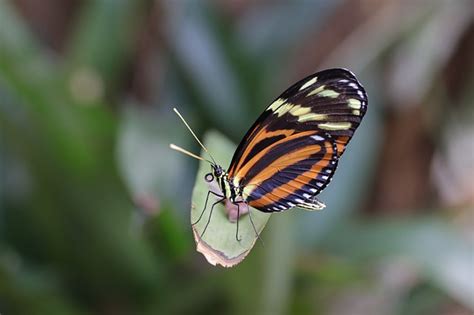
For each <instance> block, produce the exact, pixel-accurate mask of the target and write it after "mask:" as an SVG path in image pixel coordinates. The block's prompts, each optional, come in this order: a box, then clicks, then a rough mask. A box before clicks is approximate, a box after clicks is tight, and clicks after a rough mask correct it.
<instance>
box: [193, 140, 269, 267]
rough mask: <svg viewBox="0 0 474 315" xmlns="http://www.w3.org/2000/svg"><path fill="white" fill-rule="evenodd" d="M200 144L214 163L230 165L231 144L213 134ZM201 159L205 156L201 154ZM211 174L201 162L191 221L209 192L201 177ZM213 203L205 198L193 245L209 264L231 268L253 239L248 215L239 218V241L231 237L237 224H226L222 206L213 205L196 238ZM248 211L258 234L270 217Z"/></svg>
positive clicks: (255, 238) (252, 229)
mask: <svg viewBox="0 0 474 315" xmlns="http://www.w3.org/2000/svg"><path fill="white" fill-rule="evenodd" d="M204 145H205V146H206V147H207V148H208V150H209V152H211V154H212V155H213V156H214V158H215V159H216V161H217V162H219V163H222V165H223V166H227V165H228V164H229V163H230V160H231V158H232V154H233V152H234V151H235V145H233V144H232V143H231V142H229V140H227V139H226V138H224V137H223V136H222V135H221V134H219V133H217V132H209V133H207V134H206V135H205V137H204ZM203 157H204V158H208V156H207V155H206V154H205V153H204V154H203ZM210 171H211V167H210V165H209V163H207V162H206V161H201V162H200V164H199V171H198V174H197V178H196V183H195V186H194V190H193V197H192V205H191V222H196V221H197V220H198V218H199V216H200V215H201V212H202V210H203V209H204V204H205V202H206V196H207V193H208V191H209V189H210V187H209V184H208V183H207V182H206V181H205V180H204V176H205V175H206V174H207V173H209V172H210ZM215 201H216V199H215V197H213V196H212V194H211V196H210V197H209V201H208V204H207V208H206V212H205V213H204V215H203V217H202V218H201V220H200V221H199V222H198V223H197V224H196V225H194V226H193V232H194V238H195V240H196V244H197V251H199V252H200V253H202V254H203V255H204V256H205V257H206V259H207V261H208V262H209V263H211V264H213V265H216V264H220V265H222V266H224V267H232V266H234V265H236V264H238V263H239V262H241V261H242V260H243V259H244V258H245V256H247V254H248V253H249V252H250V250H251V249H252V247H253V245H254V244H255V242H256V240H257V238H258V237H257V235H256V233H255V230H254V228H253V226H252V224H251V222H250V220H249V218H248V214H246V215H244V216H241V218H240V220H239V236H240V238H241V240H240V241H237V240H236V238H235V233H236V229H237V224H236V223H233V222H230V221H229V219H228V217H227V211H226V208H225V206H224V205H223V204H222V203H219V204H217V205H216V206H215V207H214V210H213V212H212V217H211V221H210V223H209V226H208V227H207V230H206V233H205V234H204V235H203V238H202V239H201V238H200V235H201V234H202V232H203V230H204V228H205V227H206V224H207V221H208V218H209V213H210V207H211V205H212V203H214V202H215ZM249 209H250V215H251V216H252V220H253V223H254V224H255V229H256V230H257V232H258V233H259V234H260V233H261V232H262V230H263V228H264V227H265V224H266V223H267V221H268V219H269V218H270V214H266V213H263V212H260V211H258V210H257V209H254V208H249Z"/></svg>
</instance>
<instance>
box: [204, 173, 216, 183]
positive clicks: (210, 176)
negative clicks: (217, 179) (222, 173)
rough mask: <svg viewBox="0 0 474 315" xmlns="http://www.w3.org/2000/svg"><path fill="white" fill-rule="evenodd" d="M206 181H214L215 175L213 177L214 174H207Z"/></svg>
mask: <svg viewBox="0 0 474 315" xmlns="http://www.w3.org/2000/svg"><path fill="white" fill-rule="evenodd" d="M204 179H205V180H206V182H208V183H210V182H212V181H213V180H214V175H212V173H207V174H206V176H204Z"/></svg>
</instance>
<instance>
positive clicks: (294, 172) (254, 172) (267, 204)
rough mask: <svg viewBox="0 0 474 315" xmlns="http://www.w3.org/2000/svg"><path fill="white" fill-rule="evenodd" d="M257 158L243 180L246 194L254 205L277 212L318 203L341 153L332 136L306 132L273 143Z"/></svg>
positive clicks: (267, 210) (248, 200)
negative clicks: (317, 197)
mask: <svg viewBox="0 0 474 315" xmlns="http://www.w3.org/2000/svg"><path fill="white" fill-rule="evenodd" d="M282 152H284V153H283V154H282ZM256 159H257V160H255V161H252V162H251V163H250V164H252V165H253V167H251V168H250V169H249V172H248V173H247V177H246V178H245V180H244V181H243V182H242V183H241V184H242V185H243V186H244V187H245V188H244V191H243V197H244V199H246V200H247V202H248V203H249V205H250V206H252V207H254V208H257V209H259V210H261V211H264V212H275V211H282V210H286V209H289V208H292V207H295V206H303V207H304V206H306V208H311V207H313V206H317V205H318V202H317V200H315V199H314V197H315V196H316V195H317V194H318V193H319V192H320V191H321V190H323V189H324V188H325V187H326V185H327V184H328V183H329V181H330V179H331V177H332V175H333V174H334V171H335V169H336V167H337V161H338V155H337V151H336V146H335V144H334V142H333V141H331V138H330V136H329V135H326V136H320V135H319V134H317V133H315V132H310V131H307V132H302V133H298V134H294V135H292V136H290V137H288V138H286V139H285V140H282V141H278V142H276V143H274V144H272V145H271V146H270V147H269V149H268V151H266V153H264V156H263V158H259V157H256ZM312 210H315V208H313V209H312Z"/></svg>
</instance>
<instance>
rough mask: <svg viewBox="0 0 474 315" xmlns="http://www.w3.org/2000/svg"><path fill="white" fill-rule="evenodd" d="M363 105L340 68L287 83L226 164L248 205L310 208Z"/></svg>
mask: <svg viewBox="0 0 474 315" xmlns="http://www.w3.org/2000/svg"><path fill="white" fill-rule="evenodd" d="M366 109H367V94H366V92H365V90H364V88H363V87H362V86H361V85H360V83H359V82H358V81H357V79H356V78H355V76H354V75H353V74H352V73H351V72H349V71H347V70H345V69H329V70H325V71H321V72H318V73H315V74H313V75H311V76H309V77H307V78H305V79H303V80H301V81H299V82H297V83H296V84H294V85H293V86H291V87H290V88H289V89H287V90H286V91H285V92H283V94H282V95H280V96H279V97H278V98H277V99H276V100H275V101H274V102H273V103H272V104H271V105H270V106H269V107H268V108H267V109H266V110H265V111H264V112H263V113H262V115H261V116H260V117H259V118H258V119H257V121H256V122H255V123H254V124H253V126H252V127H251V128H250V130H249V131H248V132H247V134H246V135H245V136H244V138H243V140H242V142H241V143H240V144H239V146H238V148H237V150H236V152H235V153H234V156H233V158H232V162H231V164H230V167H229V177H230V178H232V179H233V182H234V185H236V186H238V187H242V189H243V190H242V194H243V197H244V200H246V201H247V202H248V203H249V204H250V205H251V206H253V207H255V208H257V209H259V210H262V211H266V212H274V211H282V210H285V209H288V208H291V207H294V206H300V207H304V208H307V209H313V208H314V209H316V208H317V206H318V205H317V201H316V200H315V198H314V197H315V196H316V195H317V194H318V193H320V192H321V190H322V189H324V187H325V186H326V185H327V184H328V183H329V181H330V179H331V177H332V175H333V174H334V171H335V169H336V166H337V161H338V159H339V157H340V156H341V155H342V153H343V152H344V150H345V147H346V145H347V143H348V142H349V140H350V139H351V137H352V135H353V134H354V131H355V130H356V128H357V127H358V126H359V124H360V122H361V120H362V118H363V116H364V114H365V112H366Z"/></svg>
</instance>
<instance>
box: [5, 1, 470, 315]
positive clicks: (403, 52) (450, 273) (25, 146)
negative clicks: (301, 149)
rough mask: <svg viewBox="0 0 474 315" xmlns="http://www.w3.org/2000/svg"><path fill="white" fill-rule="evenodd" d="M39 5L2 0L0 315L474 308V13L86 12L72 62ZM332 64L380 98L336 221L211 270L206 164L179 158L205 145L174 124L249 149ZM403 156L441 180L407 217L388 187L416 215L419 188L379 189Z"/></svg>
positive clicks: (77, 6)
mask: <svg viewBox="0 0 474 315" xmlns="http://www.w3.org/2000/svg"><path fill="white" fill-rule="evenodd" d="M48 3H49V4H46V2H45V4H44V5H45V8H44V9H43V10H44V11H41V10H40V11H39V12H36V14H38V16H41V14H43V15H44V16H46V18H44V17H43V22H44V21H47V17H48V15H47V14H45V12H48V8H51V3H54V2H48ZM64 3H69V2H64ZM64 3H63V4H62V5H63V6H64ZM239 3H240V5H239ZM33 4H34V1H33V2H31V1H8V0H4V1H0V174H1V176H0V313H1V314H189V313H192V314H201V313H202V314H209V313H212V314H244V313H247V314H356V313H357V314H358V313H364V314H407V315H411V314H451V312H452V313H453V314H454V313H455V312H458V313H455V314H468V313H469V312H471V311H472V310H473V309H474V303H473V301H474V298H473V296H474V287H473V283H474V281H472V279H473V277H474V275H473V267H472V266H473V260H474V259H473V255H474V253H473V242H472V234H470V235H471V237H470V238H469V233H466V231H465V230H466V229H467V230H469V229H472V224H473V222H472V208H473V206H472V200H473V199H468V202H467V203H466V202H465V201H464V200H465V199H460V197H459V198H458V199H456V196H459V194H460V193H461V192H463V191H465V190H466V187H467V191H468V193H469V191H470V189H469V188H471V190H472V177H470V180H468V181H463V180H461V179H462V178H465V177H459V176H461V175H462V173H466V174H468V175H469V174H471V173H469V172H470V171H472V164H470V163H471V162H472V158H471V159H470V160H469V157H470V156H471V157H472V155H473V154H472V153H473V151H474V150H473V148H472V135H473V133H472V123H473V122H472V116H473V115H472V113H473V106H472V104H474V96H473V94H472V88H471V86H472V82H473V80H474V66H473V64H472V63H467V64H462V65H461V66H459V65H458V63H460V62H462V61H463V60H469V58H467V59H466V57H463V56H470V55H472V53H473V51H474V49H473V47H472V45H469V44H463V43H465V42H467V43H470V42H471V43H472V40H471V41H470V40H469V39H472V38H473V35H472V34H473V33H474V31H473V28H474V27H473V24H474V23H473V13H472V3H470V1H457V2H456V3H452V4H449V5H448V4H447V3H446V2H443V1H420V2H419V3H417V4H414V3H409V4H408V3H405V5H406V7H404V6H403V5H399V4H397V3H396V1H387V3H384V4H375V3H374V2H371V1H347V2H344V1H298V2H292V3H290V2H285V1H280V2H278V1H276V2H275V3H272V2H271V1H269V2H262V3H260V2H252V1H241V2H239V1H236V2H229V3H226V2H222V3H220V2H218V1H199V2H198V1H145V0H143V1H133V0H119V1H111V0H96V1H93V0H90V1H72V2H71V3H70V4H68V5H69V6H70V7H71V8H73V12H74V14H73V15H71V16H72V17H70V19H71V21H70V22H69V25H70V29H68V30H67V31H64V32H65V34H66V35H65V39H64V43H63V47H62V49H53V48H52V47H50V46H48V45H47V44H46V43H45V40H44V38H43V37H42V36H40V34H41V32H40V31H39V30H38V28H37V25H36V26H35V24H34V23H33V22H32V21H34V19H33V18H31V14H32V13H31V11H28V10H25V7H26V8H28V6H31V7H33V8H34V6H33ZM356 4H357V5H356ZM47 5H49V6H50V7H48V6H47ZM352 10H354V12H352ZM25 12H30V13H29V14H30V15H29V14H27V13H25ZM361 17H362V18H361ZM334 21H337V22H334ZM345 23H347V25H349V27H347V26H345V25H346V24H345ZM40 24H41V23H40ZM335 27H340V29H335ZM333 28H334V29H333ZM458 60H461V61H458ZM326 66H327V67H333V66H338V67H348V68H350V69H353V70H354V71H356V72H357V73H358V76H360V77H361V81H362V82H363V83H364V85H365V86H366V88H367V90H368V94H369V96H370V104H369V112H368V115H367V116H366V117H365V119H364V122H363V124H362V126H361V129H360V130H359V131H358V133H357V134H356V136H355V138H354V140H353V141H352V142H351V144H350V146H349V149H348V151H347V153H346V154H345V156H344V158H343V160H342V162H341V163H340V164H341V165H340V169H339V170H338V173H337V174H336V176H335V178H334V181H333V183H332V184H331V186H330V187H329V188H328V189H327V190H326V191H325V192H324V193H323V194H321V196H320V197H321V200H323V201H324V202H325V203H326V204H327V206H328V207H327V209H326V210H324V211H322V212H318V213H306V212H303V211H298V210H295V211H289V212H286V213H283V214H281V215H274V216H272V219H271V220H270V221H269V224H268V226H267V230H266V231H265V232H264V234H263V239H264V241H265V246H260V245H259V244H258V243H257V245H256V247H255V248H254V250H253V251H252V252H251V254H250V255H249V257H248V258H246V260H245V261H244V262H243V263H241V264H240V265H239V266H237V267H235V268H233V269H229V270H227V269H226V270H223V269H220V268H215V267H212V266H210V265H208V264H207V263H205V261H204V259H203V258H202V257H201V255H200V254H198V253H196V252H195V250H194V243H193V237H192V233H191V228H190V223H189V211H190V209H189V208H190V207H189V206H190V198H191V191H192V183H193V182H194V176H195V172H196V168H197V163H195V161H190V159H188V158H187V157H183V156H180V155H178V154H177V153H176V152H172V151H170V150H169V149H168V143H170V142H173V143H179V144H182V145H183V146H184V147H186V148H189V149H191V150H192V151H193V152H198V146H197V145H196V143H194V141H193V139H192V137H191V136H190V135H189V134H188V133H187V131H186V130H185V128H184V127H183V126H182V125H181V123H180V122H179V121H178V119H176V118H175V117H174V116H173V114H172V112H171V110H170V109H171V108H172V107H173V106H178V107H179V108H180V109H181V111H182V112H183V114H184V115H185V117H187V119H188V120H189V123H190V124H191V125H192V126H193V127H194V128H195V129H196V131H198V133H199V134H203V132H204V131H205V130H209V129H218V130H219V131H221V132H223V133H224V134H225V135H226V136H227V137H229V138H230V139H231V140H232V141H234V142H238V141H239V140H240V138H241V136H242V135H243V133H244V132H245V131H246V129H247V128H248V127H249V126H250V125H251V123H252V122H253V120H254V119H255V117H257V115H258V113H259V112H260V111H261V110H262V109H263V108H264V106H265V105H266V104H267V103H269V101H270V100H271V99H273V98H274V97H275V96H277V94H278V92H279V91H281V90H283V89H284V88H285V87H286V86H288V85H289V84H291V83H292V82H293V81H296V80H297V79H298V78H300V77H302V76H304V75H305V74H308V73H310V72H314V71H315V70H316V69H319V68H321V67H326ZM301 69H303V70H301ZM451 69H452V70H451ZM143 82H145V83H143ZM137 90H138V92H137ZM141 90H145V91H146V93H145V95H146V96H145V97H143V96H141V97H140V96H139V95H140V92H139V91H141ZM420 112H421V113H422V114H421V115H419V113H420ZM466 113H467V114H466ZM414 115H419V116H416V118H417V119H415V120H414V121H411V120H410V119H409V117H413V116H414ZM446 118H448V119H446ZM405 122H407V123H406V124H405ZM397 123H398V124H400V125H401V126H402V127H401V130H402V131H403V130H415V131H417V130H418V131H419V132H421V133H422V134H423V136H420V135H419V133H415V132H412V133H408V137H407V139H408V138H410V139H412V138H413V139H417V137H418V138H420V139H422V143H423V144H425V145H426V143H429V144H430V147H429V150H427V151H429V152H430V154H429V158H428V159H425V160H423V158H424V157H425V156H426V155H424V152H425V151H424V150H423V149H422V148H420V149H419V147H413V146H412V147H410V146H409V144H406V143H408V142H404V143H401V144H400V143H398V144H397V142H396V141H395V140H396V138H395V140H394V141H393V142H392V140H393V138H392V140H390V141H389V138H387V137H388V136H387V134H388V132H389V131H390V128H391V126H393V125H397ZM419 126H421V128H420V127H419ZM420 129H421V130H422V131H420ZM453 130H454V131H453ZM453 134H456V135H461V136H459V137H453V136H452V135H453ZM402 135H403V133H402ZM405 136H406V134H405ZM462 136H464V137H465V138H466V139H467V142H462V143H460V144H456V143H454V142H453V141H454V140H453V139H455V140H457V139H461V138H463V137H462ZM426 139H428V140H426ZM407 141H408V140H407ZM420 141H421V140H420ZM387 143H388V144H389V145H388V146H387ZM464 143H467V144H464ZM397 145H398V146H397ZM390 146H394V147H395V148H396V150H398V151H391V149H390ZM459 146H461V147H462V148H463V149H464V150H466V151H465V152H464V154H462V155H461V156H459V155H451V153H450V152H451V151H450V150H451V147H453V148H458V147H459ZM393 152H401V153H402V154H401V156H402V158H401V159H399V160H400V164H401V165H403V163H402V162H403V160H404V159H405V158H407V157H409V156H413V155H415V158H417V156H418V155H419V161H420V165H426V164H430V165H433V166H432V168H430V167H428V168H427V169H426V171H425V172H424V173H421V174H422V176H423V178H425V182H430V181H431V179H430V178H433V179H434V180H432V182H430V183H431V184H430V185H431V186H430V187H427V190H428V193H427V194H426V195H423V196H415V197H418V199H416V200H423V203H422V204H421V205H420V203H415V202H414V203H413V206H412V207H410V206H406V207H399V208H398V209H397V210H398V211H399V212H401V213H403V214H404V215H403V216H398V215H393V212H390V211H388V210H391V209H390V203H389V202H388V199H387V200H386V199H384V198H382V201H381V202H378V203H377V202H376V201H377V200H379V199H377V198H379V197H378V196H377V192H380V191H384V190H383V188H384V187H389V188H388V189H386V190H385V192H387V191H388V193H389V194H388V195H387V194H386V195H383V196H392V195H393V196H394V197H393V198H394V199H395V200H401V201H402V202H403V201H407V200H409V199H410V198H409V196H408V195H404V192H406V190H404V189H403V186H404V185H408V184H410V181H412V180H413V181H415V180H416V179H413V178H411V177H410V178H407V177H403V176H404V174H405V173H402V172H399V170H398V169H395V173H397V172H399V176H400V177H399V178H398V182H397V183H399V184H400V185H397V186H394V185H391V186H390V185H389V184H387V183H388V182H389V181H386V182H383V181H382V182H381V181H380V178H390V177H383V174H385V173H384V165H385V164H384V161H390V156H391V154H393ZM470 153H471V154H470ZM216 155H219V153H217V152H216ZM387 156H388V157H387ZM384 157H385V160H384ZM439 157H443V158H442V159H441V160H442V161H443V163H448V164H446V165H448V166H450V167H451V168H449V167H446V169H448V170H449V171H451V173H449V172H448V174H451V177H450V179H452V181H451V182H449V181H448V184H443V182H442V181H440V180H436V178H439V177H437V176H441V175H442V174H446V173H440V174H441V175H439V173H437V172H439V171H440V170H439V165H440V164H439V163H441V162H439V159H440V158H439ZM460 158H461V160H460ZM463 158H464V159H463ZM466 159H467V162H466ZM437 161H438V162H439V163H438V162H437ZM431 163H432V164H431ZM437 163H438V164H437ZM449 163H450V164H449ZM417 165H418V164H417ZM441 165H445V164H441ZM458 165H461V166H463V168H462V169H461V171H459V168H457V166H458ZM390 167H392V166H390ZM431 169H433V171H432V170H431ZM389 171H390V170H389ZM417 174H418V173H417ZM437 174H438V175H437ZM459 174H461V175H459ZM416 182H417V183H419V182H420V181H416ZM387 185H388V186H387ZM463 185H464V186H463ZM466 185H467V186H466ZM450 188H452V189H451V190H450ZM437 189H438V193H434V191H435V190H437ZM463 189H464V190H463ZM440 191H441V192H440ZM443 191H447V193H446V195H447V196H448V197H446V198H447V199H446V200H449V201H450V202H451V203H449V202H443V197H442V196H443ZM453 191H454V192H453ZM448 193H449V194H448ZM471 193H472V192H471ZM449 196H455V197H449ZM470 196H472V195H470ZM374 200H375V201H374ZM453 200H454V201H453ZM401 204H405V203H401ZM407 204H409V203H408V201H407ZM450 205H451V206H450ZM385 210H387V212H386V211H385ZM390 213H392V215H390ZM469 213H470V214H471V220H470V222H468V223H466V222H464V221H469V220H464V219H463V218H465V217H469ZM460 221H461V222H460ZM466 226H467V227H466Z"/></svg>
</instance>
